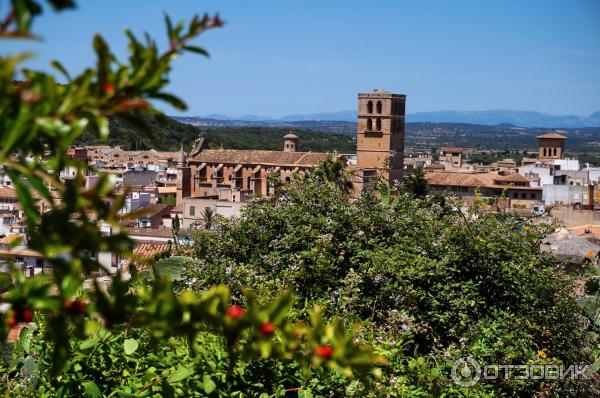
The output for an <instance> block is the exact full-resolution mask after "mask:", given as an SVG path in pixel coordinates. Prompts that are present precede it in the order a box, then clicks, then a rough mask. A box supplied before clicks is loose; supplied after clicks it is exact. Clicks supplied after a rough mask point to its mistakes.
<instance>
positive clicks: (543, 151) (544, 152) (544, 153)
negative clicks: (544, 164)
mask: <svg viewBox="0 0 600 398" xmlns="http://www.w3.org/2000/svg"><path fill="white" fill-rule="evenodd" d="M543 152H544V156H546V148H544V151H543Z"/></svg>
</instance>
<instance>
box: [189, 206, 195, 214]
mask: <svg viewBox="0 0 600 398" xmlns="http://www.w3.org/2000/svg"><path fill="white" fill-rule="evenodd" d="M195 215H196V206H190V216H195Z"/></svg>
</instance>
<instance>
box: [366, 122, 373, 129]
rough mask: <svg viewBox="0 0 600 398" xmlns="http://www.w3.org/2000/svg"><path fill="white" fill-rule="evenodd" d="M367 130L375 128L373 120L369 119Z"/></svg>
mask: <svg viewBox="0 0 600 398" xmlns="http://www.w3.org/2000/svg"><path fill="white" fill-rule="evenodd" d="M367 130H369V131H371V130H373V120H371V119H367Z"/></svg>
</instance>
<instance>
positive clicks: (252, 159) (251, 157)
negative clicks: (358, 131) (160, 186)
mask: <svg viewBox="0 0 600 398" xmlns="http://www.w3.org/2000/svg"><path fill="white" fill-rule="evenodd" d="M328 156H330V154H328V153H322V152H282V151H262V150H237V149H205V150H203V151H201V152H199V153H198V154H196V155H195V156H194V157H193V158H191V159H190V160H191V161H194V162H201V163H228V164H236V165H237V164H256V165H267V166H307V167H313V166H317V165H318V164H319V163H321V162H323V161H324V160H325V159H327V157H328Z"/></svg>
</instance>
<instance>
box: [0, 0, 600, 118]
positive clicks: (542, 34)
mask: <svg viewBox="0 0 600 398" xmlns="http://www.w3.org/2000/svg"><path fill="white" fill-rule="evenodd" d="M78 3H80V4H79V9H78V10H77V11H74V12H67V13H62V14H52V13H47V14H46V15H45V16H44V17H43V18H41V19H39V20H38V21H37V22H36V24H35V25H34V29H35V31H36V32H37V33H39V34H41V35H42V36H44V38H45V39H44V42H43V43H24V42H10V43H9V42H0V54H6V53H8V52H11V51H15V50H25V49H27V50H34V51H35V52H36V55H37V58H36V59H35V60H34V61H31V62H30V63H29V64H28V66H29V67H39V68H46V67H47V65H48V64H49V62H50V60H52V59H54V58H58V59H60V60H61V61H63V63H64V64H65V65H66V66H67V67H68V68H69V69H70V70H72V71H80V70H82V69H83V68H84V67H85V66H87V65H89V63H90V60H93V57H92V54H93V53H92V50H91V38H92V36H93V34H94V33H96V32H100V33H101V34H102V35H104V36H105V37H106V38H107V39H108V40H109V41H110V42H111V43H112V46H113V47H114V49H115V51H116V52H117V54H123V55H124V54H125V46H126V41H125V39H124V36H123V34H122V32H123V29H124V28H125V27H130V28H131V29H132V30H133V31H134V32H137V33H139V32H142V31H148V32H150V33H151V34H152V35H154V36H155V37H157V38H161V39H162V37H163V36H164V28H163V23H162V12H163V11H168V12H169V13H170V14H171V15H172V16H173V17H174V19H183V18H188V17H190V16H191V15H192V14H193V13H195V12H199V13H204V12H205V11H208V12H211V13H213V12H219V13H220V15H221V17H222V18H223V19H224V20H225V21H226V22H227V25H226V26H225V28H224V29H221V30H215V31H211V32H208V33H207V34H206V35H205V36H203V37H201V38H200V39H198V40H197V42H196V44H198V45H201V46H203V47H205V48H206V49H207V50H208V51H209V52H210V53H211V59H210V60H209V59H205V58H203V57H199V56H196V55H192V54H190V55H189V56H186V57H183V58H180V59H178V60H177V61H176V63H175V68H174V72H173V73H172V76H171V77H172V86H171V88H170V91H172V92H174V93H176V94H178V95H180V96H181V97H182V98H184V99H185V100H186V101H187V103H188V104H189V106H190V110H189V112H188V113H187V114H188V115H206V114H210V113H221V114H226V115H233V116H239V115H243V114H257V115H269V116H283V115H286V114H292V113H313V112H332V111H339V110H352V109H355V108H356V93H357V92H364V91H369V90H371V89H373V88H379V87H383V88H386V89H388V90H390V91H392V92H399V93H404V94H406V95H407V96H408V98H407V111H408V112H419V111H432V110H441V109H451V110H485V109H514V110H534V111H539V112H544V113H552V114H577V115H586V114H589V113H591V112H595V111H600V1H597V0H572V1H564V0H563V1H554V0H539V1H536V0H528V1H522V0H521V1H513V0H503V1H491V0H490V1H460V0H453V1H399V0H396V1H394V0H378V1H358V0H320V1H314V0H285V1H281V0H279V1H278V0H255V1H248V0H221V1H211V0H202V1H199V0H195V1H191V0H177V1H175V0H171V1H167V0H103V1H100V0H80V1H79V2H78ZM165 110H166V111H167V112H168V113H176V112H173V111H172V110H170V109H169V108H165Z"/></svg>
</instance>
